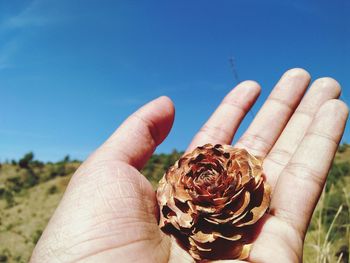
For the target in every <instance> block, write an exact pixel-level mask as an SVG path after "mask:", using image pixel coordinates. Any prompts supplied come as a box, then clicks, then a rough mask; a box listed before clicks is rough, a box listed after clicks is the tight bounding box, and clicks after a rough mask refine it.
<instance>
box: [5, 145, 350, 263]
mask: <svg viewBox="0 0 350 263" xmlns="http://www.w3.org/2000/svg"><path fill="white" fill-rule="evenodd" d="M181 154H182V153H181V152H177V151H173V152H172V153H171V154H155V155H153V156H152V157H151V159H150V161H149V162H148V163H147V165H146V167H145V168H144V170H143V174H144V175H145V176H146V177H147V178H148V179H149V180H150V182H151V183H152V184H153V186H154V187H156V185H157V182H158V180H159V179H160V177H161V176H162V175H163V173H164V171H165V169H166V168H167V167H169V166H170V165H172V164H173V163H174V162H175V161H176V160H177V159H178V158H179V157H180V156H181ZM79 165H80V163H79V162H78V161H71V160H70V159H69V157H68V156H67V157H65V158H64V159H63V160H62V161H60V162H57V163H42V162H40V161H36V160H34V155H33V154H32V153H29V154H26V155H25V156H24V157H23V158H22V159H21V160H19V161H18V162H17V161H12V162H5V163H2V164H1V165H0V262H28V260H29V258H30V255H31V252H32V250H33V248H34V246H35V244H36V242H37V241H38V239H39V238H40V235H41V233H42V231H43V229H44V228H45V226H46V224H47V222H48V220H49V219H50V217H51V215H52V213H53V211H54V210H55V208H56V206H57V204H58V203H59V201H60V199H61V197H62V195H63V192H64V190H65V188H66V186H67V184H68V182H69V179H70V177H71V176H72V174H73V173H74V171H75V170H76V169H77V168H78V166H79ZM349 208H350V146H349V145H346V144H344V145H342V146H340V147H339V150H338V153H337V156H336V158H335V162H334V165H333V167H332V169H331V171H330V175H329V179H328V182H327V185H326V187H325V189H324V194H323V195H322V198H321V200H320V202H319V204H318V206H317V209H316V211H315V213H314V216H313V218H312V221H311V225H310V227H309V230H308V234H307V237H306V244H305V250H304V261H305V262H310V263H311V262H317V263H326V262H327V263H328V262H329V263H333V262H334V263H335V262H341V263H345V262H347V263H349V262H350V256H349V246H350V209H349Z"/></svg>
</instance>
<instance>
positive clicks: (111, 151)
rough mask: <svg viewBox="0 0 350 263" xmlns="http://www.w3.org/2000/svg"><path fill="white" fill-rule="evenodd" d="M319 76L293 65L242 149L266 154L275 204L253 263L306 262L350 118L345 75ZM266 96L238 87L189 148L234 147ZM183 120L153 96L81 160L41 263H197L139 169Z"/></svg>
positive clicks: (42, 244)
mask: <svg viewBox="0 0 350 263" xmlns="http://www.w3.org/2000/svg"><path fill="white" fill-rule="evenodd" d="M309 82H310V76H309V74H308V73H307V72H306V71H305V70H303V69H292V70H289V71H287V72H286V73H285V74H284V75H283V76H282V78H281V79H280V81H279V82H278V83H277V84H276V86H275V88H274V89H273V91H272V92H271V94H270V96H269V97H268V99H267V100H266V102H265V103H264V105H263V106H262V108H261V109H260V111H259V112H258V114H257V115H256V117H255V119H254V120H253V122H252V123H251V125H250V126H249V128H248V129H247V131H246V132H245V133H244V134H243V136H242V137H241V138H239V140H238V142H237V144H236V145H235V146H236V147H244V148H246V149H247V150H248V151H250V152H251V153H252V154H255V155H260V156H263V157H264V158H265V162H264V170H265V173H266V175H267V181H268V182H269V184H270V185H271V187H272V201H271V209H270V212H269V214H267V215H266V216H265V218H264V220H263V223H262V225H261V232H260V234H259V235H258V237H257V239H256V241H255V242H254V243H253V247H252V250H251V253H250V256H249V258H248V262H259V263H262V262H287V263H288V262H301V261H302V252H303V241H304V237H305V233H306V230H307V227H308V224H309V221H310V218H311V216H312V213H313V210H314V208H315V205H316V203H317V201H318V199H319V196H320V194H321V192H322V188H323V186H324V183H325V181H326V176H327V173H328V170H329V168H330V165H331V163H332V159H333V157H334V155H335V152H336V149H337V146H338V143H339V141H340V139H341V136H342V134H343V131H344V127H345V123H346V120H347V117H348V108H347V106H346V105H345V104H344V103H343V102H342V101H340V100H338V97H339V95H340V87H339V84H338V83H337V82H336V81H335V80H333V79H331V78H321V79H318V80H316V81H314V82H313V84H312V85H311V87H310V88H309V90H308V91H306V90H307V87H308V85H309ZM259 93H260V87H259V85H258V84H257V83H256V82H253V81H245V82H242V83H241V84H239V85H238V86H237V87H235V88H234V89H233V90H232V91H231V92H230V93H229V94H228V95H227V96H226V97H225V98H224V100H223V101H222V103H221V104H220V105H219V107H218V108H217V110H216V111H215V112H214V113H213V114H212V116H211V117H210V118H209V120H208V121H207V122H206V123H205V124H204V126H203V127H202V128H201V130H200V131H199V132H198V133H197V134H196V135H195V137H194V139H193V141H192V142H191V144H190V146H189V147H188V149H187V151H191V150H192V149H194V148H195V147H196V146H199V145H202V144H205V143H212V144H216V143H220V144H230V143H231V141H232V139H233V137H234V134H235V132H236V130H237V129H238V127H239V124H240V122H241V121H242V119H243V117H244V116H245V115H246V113H247V112H248V111H249V109H250V108H251V106H252V105H253V103H254V102H255V100H256V98H257V97H258V95H259ZM305 93H306V94H305ZM173 120H174V106H173V104H172V102H171V100H170V99H169V98H167V97H160V98H158V99H156V100H153V101H151V102H150V103H148V104H146V105H145V106H143V107H142V108H141V109H139V110H138V111H137V112H135V113H134V114H132V115H131V116H130V117H129V118H128V119H127V120H126V121H125V122H124V123H123V124H122V125H121V126H120V127H119V128H118V129H117V130H116V131H115V133H114V134H113V135H112V136H111V137H110V138H109V139H108V140H107V141H106V142H105V143H104V144H103V145H101V146H100V147H99V148H98V149H97V150H96V151H95V152H94V153H93V154H92V155H91V156H90V157H89V158H88V159H87V160H86V161H85V162H84V163H83V164H82V165H81V167H80V168H79V169H78V170H77V172H76V173H75V174H74V176H73V177H72V179H71V181H70V183H69V185H68V188H67V190H66V192H65V195H64V197H63V198H62V201H61V203H60V204H59V206H58V208H57V210H56V211H55V213H54V215H53V216H52V218H51V220H50V222H49V224H48V226H47V227H46V229H45V231H44V233H43V235H42V237H41V238H40V240H39V242H38V244H37V246H36V248H35V250H34V252H33V255H32V258H31V262H32V263H36V262H156V263H163V262H180V263H181V262H193V261H192V259H191V257H190V256H189V255H188V254H187V253H186V252H184V251H183V250H182V249H180V248H179V247H178V246H177V244H176V243H175V242H173V241H172V240H171V238H169V237H168V236H165V235H164V234H163V233H162V232H161V231H160V230H159V228H158V225H157V205H156V199H155V193H154V190H153V189H152V186H151V185H150V183H149V182H148V181H147V180H146V178H145V177H144V176H143V175H142V174H140V173H139V171H138V170H139V169H141V168H142V167H143V165H144V164H145V163H146V162H147V160H148V159H149V157H150V156H151V155H152V153H153V151H154V150H155V148H156V146H157V145H159V144H160V143H161V142H162V141H163V140H164V139H165V137H166V136H167V134H168V133H169V131H170V129H171V126H172V123H173ZM216 262H218V261H216ZM222 262H238V261H222Z"/></svg>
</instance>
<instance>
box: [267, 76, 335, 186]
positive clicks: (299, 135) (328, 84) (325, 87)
mask: <svg viewBox="0 0 350 263" xmlns="http://www.w3.org/2000/svg"><path fill="white" fill-rule="evenodd" d="M339 95H340V85H339V83H338V82H337V81H335V80H334V79H331V78H321V79H318V80H316V81H315V82H314V83H313V84H312V86H311V88H310V90H309V91H308V92H307V94H306V95H305V97H304V98H303V99H302V101H301V103H300V105H299V106H298V108H297V109H296V111H295V113H294V114H293V116H292V118H291V119H290V120H289V122H288V124H287V126H286V128H285V129H284V130H283V132H282V134H281V136H280V137H279V138H278V140H277V142H276V144H275V145H274V146H273V148H272V150H271V151H270V152H269V154H268V156H267V157H266V158H265V160H264V171H265V173H266V174H267V175H268V176H267V181H268V182H269V184H270V185H271V187H272V188H274V186H275V184H276V182H277V179H278V176H279V175H280V173H281V172H282V170H283V168H284V167H285V166H286V165H287V163H288V162H289V160H290V158H291V157H292V155H293V154H294V152H295V151H296V149H297V146H298V145H299V143H300V142H301V141H302V139H303V137H304V135H305V133H306V131H307V129H308V127H309V126H310V124H311V122H312V120H313V118H314V116H315V114H316V112H317V111H318V109H319V108H320V107H321V105H322V104H324V103H325V102H326V101H328V100H330V99H335V98H338V97H339Z"/></svg>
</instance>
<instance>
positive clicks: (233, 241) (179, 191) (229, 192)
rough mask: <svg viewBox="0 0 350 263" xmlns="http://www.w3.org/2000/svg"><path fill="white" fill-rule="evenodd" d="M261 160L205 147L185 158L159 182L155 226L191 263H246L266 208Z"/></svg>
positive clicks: (267, 194) (223, 147) (267, 196)
mask: <svg viewBox="0 0 350 263" xmlns="http://www.w3.org/2000/svg"><path fill="white" fill-rule="evenodd" d="M270 192H271V191H270V187H269V185H268V184H267V183H266V182H264V177H263V176H262V159H261V158H258V157H254V156H252V155H251V154H249V153H248V152H247V151H246V150H245V149H238V148H233V147H232V146H230V145H220V144H217V145H215V146H213V145H211V144H206V145H204V146H202V147H198V148H196V149H195V150H194V151H193V152H191V153H188V154H186V155H184V156H183V157H182V158H180V159H179V160H178V161H177V162H176V163H175V165H173V166H172V167H170V168H169V169H168V171H167V172H166V173H165V175H164V176H163V178H162V179H161V180H160V182H159V187H158V190H157V199H158V204H159V207H160V222H159V226H160V228H161V229H162V230H163V232H165V233H167V234H170V235H172V236H174V237H175V239H176V240H177V242H178V243H179V244H180V245H181V246H182V247H183V248H184V249H185V250H187V251H188V252H189V253H190V255H191V256H192V257H193V258H194V259H195V260H196V261H201V260H206V259H210V260H217V259H245V258H247V257H248V254H249V250H250V246H251V243H252V242H253V239H254V237H255V236H256V226H257V224H256V222H257V221H258V220H259V219H260V218H261V217H262V216H263V215H264V214H265V212H266V210H267V209H268V207H269V203H270Z"/></svg>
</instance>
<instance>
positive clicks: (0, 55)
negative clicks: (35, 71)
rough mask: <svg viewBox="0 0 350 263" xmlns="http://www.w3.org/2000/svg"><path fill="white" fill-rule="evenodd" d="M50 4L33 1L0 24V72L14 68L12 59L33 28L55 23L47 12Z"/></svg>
mask: <svg viewBox="0 0 350 263" xmlns="http://www.w3.org/2000/svg"><path fill="white" fill-rule="evenodd" d="M50 4H52V1H44V0H33V1H32V2H30V3H29V5H27V6H26V7H25V8H23V9H22V10H20V11H19V12H18V13H16V14H14V15H12V16H10V17H9V18H7V19H6V20H4V21H3V22H2V23H0V35H1V38H2V43H3V45H0V71H1V70H4V69H8V68H13V67H15V65H14V63H13V62H12V60H13V57H14V56H15V55H16V53H17V52H19V50H20V49H21V45H23V44H22V43H25V39H26V37H27V36H28V35H27V33H28V32H31V33H32V32H33V31H32V29H33V28H34V27H44V26H48V25H50V24H52V23H53V21H56V19H55V18H54V17H53V16H52V15H50V13H49V12H48V10H49V9H50ZM29 30H30V31H29ZM9 35H10V37H9Z"/></svg>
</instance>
